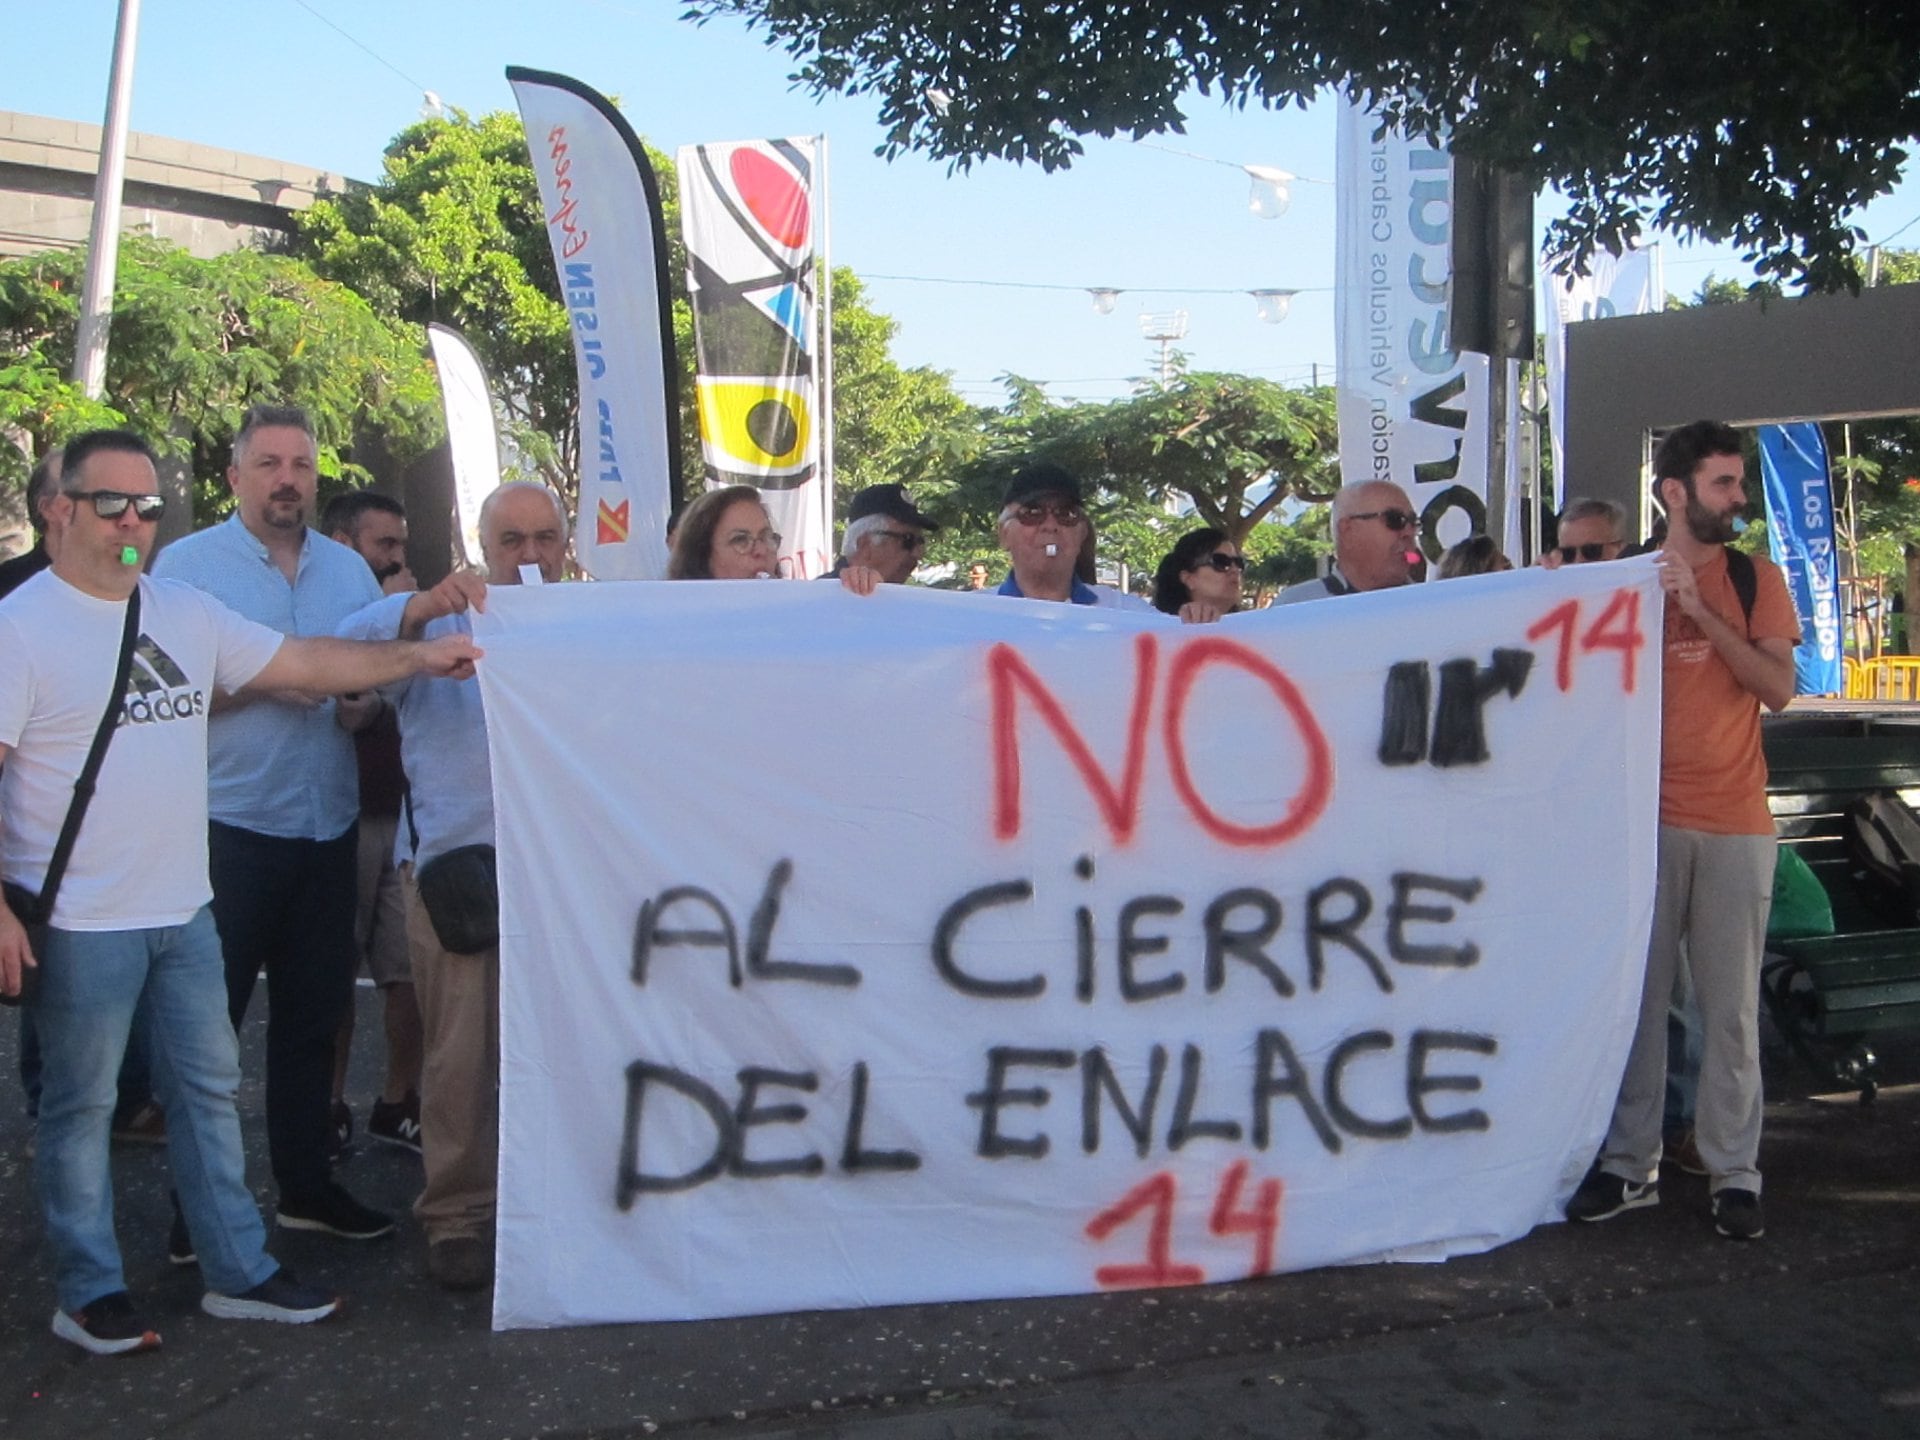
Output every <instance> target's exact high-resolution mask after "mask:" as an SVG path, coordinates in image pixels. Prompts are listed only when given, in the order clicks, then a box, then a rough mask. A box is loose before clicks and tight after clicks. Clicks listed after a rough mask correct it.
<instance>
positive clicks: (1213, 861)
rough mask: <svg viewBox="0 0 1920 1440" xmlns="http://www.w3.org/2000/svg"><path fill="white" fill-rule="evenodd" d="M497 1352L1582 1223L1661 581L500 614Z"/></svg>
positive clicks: (484, 674) (485, 633)
mask: <svg viewBox="0 0 1920 1440" xmlns="http://www.w3.org/2000/svg"><path fill="white" fill-rule="evenodd" d="M488 599H489V604H488V607H487V612H486V614H484V615H482V616H477V617H476V618H475V636H476V638H477V640H478V641H479V643H480V644H481V645H482V646H483V647H484V649H485V651H486V656H485V659H484V660H483V661H482V662H481V667H480V682H479V683H480V684H481V687H482V692H483V696H484V699H485V703H486V711H487V723H488V729H489V740H490V745H491V751H492V756H493V781H494V805H495V810H496V814H497V816H498V821H499V876H500V891H501V899H502V912H501V1014H502V1031H503V1039H502V1086H501V1158H500V1192H499V1225H498V1257H497V1258H498V1276H497V1279H496V1281H495V1285H494V1324H495V1325H496V1326H498V1327H501V1328H509V1327H519V1326H546V1325H563V1324H573V1323H590V1322H602V1321H623V1320H670V1319H690V1318H697V1317H709V1316H721V1315H736V1314H746V1313H756V1312H768V1311H782V1310H803V1309H813V1308H819V1307H840V1306H871V1305H889V1304H898V1303H902V1302H910V1301H943V1300H967V1299H979V1298H986V1297H1007V1296H1023V1295H1045V1294H1062V1293H1070V1292H1082V1291H1095V1290H1101V1289H1119V1288H1131V1287H1140V1286H1159V1285H1181V1284H1197V1283H1201V1282H1205V1281H1225V1280H1238V1279H1243V1278H1246V1277H1249V1276H1256V1275H1261V1274H1265V1273H1269V1272H1277V1271H1285V1270H1297V1269H1303V1268H1307V1267H1310V1266H1319V1265H1328V1264H1335V1263H1342V1262H1351V1261H1362V1260H1390V1259H1391V1260H1436V1259H1441V1258H1444V1257H1446V1256H1448V1255H1454V1254H1460V1253H1466V1252H1474V1251H1480V1250H1484V1249H1487V1248H1489V1247H1491V1246H1494V1245H1499V1244H1502V1243H1504V1242H1506V1241H1510V1240H1513V1239H1515V1238H1517V1237H1518V1236H1521V1235H1524V1234H1525V1233H1526V1232H1527V1231H1528V1230H1529V1229H1531V1228H1532V1227H1533V1226H1535V1225H1538V1224H1541V1223H1543V1222H1547V1221H1551V1220H1554V1219H1555V1218H1557V1216H1558V1213H1559V1212H1558V1207H1559V1205H1560V1204H1561V1202H1562V1201H1563V1200H1564V1198H1565V1197H1566V1196H1567V1195H1568V1194H1569V1193H1570V1192H1571V1190H1572V1188H1573V1186H1574V1185H1575V1184H1576V1183H1577V1182H1578V1180H1579V1178H1580V1176H1581V1174H1582V1172H1583V1170H1584V1167H1585V1166H1586V1165H1587V1163H1588V1161H1589V1159H1590V1158H1591V1157H1592V1155H1593V1153H1594V1151H1595V1149H1596V1148H1597V1147H1598V1145H1599V1142H1600V1139H1601V1137H1602V1134H1603V1132H1604V1130H1605V1126H1606V1122H1607V1118H1608V1116H1609V1114H1610V1113H1611V1109H1612V1104H1613V1099H1614V1094H1615V1091H1616V1089H1617V1087H1618V1084H1619V1079H1620V1074H1621V1070H1622V1068H1623V1065H1624V1063H1625V1056H1626V1051H1627V1046H1628V1043H1629V1040H1630V1038H1631V1034H1632V1030H1633V1025H1634V1017H1635V1014H1636V1011H1637V1007H1638V1004H1639V998H1640V977H1641V974H1642V971H1643V968H1644V960H1645V947H1646V939H1647V928H1648V924H1649V921H1650V917H1651V913H1652V886H1653V874H1654V838H1655V791H1656V779H1657V768H1658V752H1659V744H1658V739H1659V736H1658V720H1659V708H1660V701H1659V680H1660V675H1659V658H1658V656H1659V651H1658V647H1657V644H1656V643H1654V642H1657V640H1658V637H1659V634H1660V625H1659V618H1660V612H1659V608H1658V607H1659V600H1658V591H1657V588H1656V585H1655V581H1654V571H1653V568H1652V565H1651V562H1648V561H1643V560H1636V561H1625V562H1621V563H1619V564H1615V565H1575V566H1568V567H1566V568H1565V569H1562V570H1560V571H1558V572H1554V573H1548V572H1545V571H1540V570H1531V571H1519V572H1513V573H1510V574H1506V575H1498V576H1488V577H1483V578H1478V579H1470V580H1460V581H1450V582H1448V583H1447V584H1444V585H1437V586H1428V587H1422V589H1421V590H1419V591H1412V590H1399V591H1389V592H1383V593H1378V594H1371V595H1363V596H1353V597H1347V598H1342V599H1337V600H1327V601H1323V602H1321V603H1318V604H1312V605H1299V606H1287V607H1284V608H1276V609H1272V610H1267V611H1263V612H1258V613H1253V614H1246V615H1238V616H1233V617H1231V618H1229V619H1228V620H1226V621H1224V622H1223V623H1220V624H1218V625H1213V626H1196V627H1185V626H1181V625H1178V624H1176V623H1174V622H1173V621H1171V620H1170V619H1169V618H1167V617H1164V616H1160V615H1157V614H1153V613H1147V614H1134V613H1119V612H1115V611H1111V610H1097V609H1092V608H1076V607H1072V606H1067V605H1057V604H1048V603H1045V602H1041V601H1030V600H1012V599H1004V598H1000V597H993V598H980V597H971V596H964V595H959V594H951V593H947V592H936V591H924V590H911V589H907V588H904V587H896V586H884V587H882V589H881V591H880V593H879V594H878V595H875V596H872V597H867V598H861V597H858V596H855V595H852V594H851V593H849V592H847V591H845V590H843V589H842V587H840V586H828V585H817V584H804V583H798V582H793V583H781V582H769V583H765V584H751V583H729V582H704V583H700V582H689V583H684V584H662V585H557V586H556V585H549V586H543V587H539V588H529V589H523V590H522V589H505V590H495V591H493V592H491V593H490V595H489V597H488Z"/></svg>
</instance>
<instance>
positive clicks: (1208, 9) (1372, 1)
mask: <svg viewBox="0 0 1920 1440" xmlns="http://www.w3.org/2000/svg"><path fill="white" fill-rule="evenodd" d="M717 17H733V18H739V19H744V20H745V22H746V23H747V25H748V26H749V27H751V28H753V29H757V30H759V31H760V32H762V34H763V35H764V37H765V38H766V40H767V41H768V43H769V44H771V45H774V46H777V47H779V48H781V49H783V50H785V51H786V52H787V53H788V54H790V55H792V56H793V57H795V59H796V60H797V61H798V62H799V68H798V70H797V71H796V72H795V74H794V77H793V78H794V79H795V81H796V82H797V83H799V84H800V85H802V86H805V87H806V88H808V89H810V90H812V91H813V92H815V93H816V94H823V93H841V94H848V95H871V96H873V97H874V98H875V99H876V100H877V101H878V102H879V109H880V122H881V123H882V124H883V125H885V126H886V127H887V140H886V143H885V144H884V145H883V146H882V147H881V153H882V154H885V155H887V156H888V157H890V158H891V157H893V156H897V155H899V154H901V153H903V152H906V151H909V150H919V151H924V152H926V153H927V154H929V155H932V156H934V157H935V158H939V159H945V160H949V161H951V162H952V163H953V164H954V165H956V166H959V167H961V168H965V167H966V166H968V165H970V164H972V163H973V162H974V161H976V160H978V159H982V158H987V157H999V158H1004V159H1010V160H1015V161H1034V162H1037V163H1039V164H1041V165H1043V166H1045V167H1046V168H1048V169H1055V168H1058V167H1061V166H1064V165H1067V164H1070V163H1071V162H1072V161H1073V159H1074V158H1075V157H1076V156H1077V155H1079V154H1080V153H1081V148H1082V147H1081V142H1080V139H1079V137H1081V136H1084V135H1098V136H1103V137H1111V136H1115V135H1129V136H1134V137H1140V136H1146V135H1155V134H1164V133H1166V132H1169V131H1173V132H1177V131H1179V130H1180V129H1181V127H1182V124H1183V122H1184V120H1185V118H1186V117H1185V112H1184V111H1183V109H1182V106H1183V105H1184V104H1185V103H1186V97H1187V95H1188V94H1189V92H1191V91H1194V90H1198V91H1199V92H1200V93H1201V94H1202V95H1203V96H1208V97H1213V98H1217V99H1219V100H1221V101H1223V102H1224V103H1227V104H1230V105H1237V106H1244V105H1246V104H1248V103H1249V102H1252V103H1258V104H1264V105H1273V106H1284V105H1288V104H1298V105H1305V104H1306V103H1307V102H1308V101H1310V100H1312V99H1314V98H1315V97H1317V96H1319V95H1320V94H1322V93H1323V92H1325V91H1326V90H1328V89H1329V88H1330V87H1334V86H1338V85H1346V86H1348V87H1349V88H1350V89H1351V90H1352V91H1353V92H1354V93H1355V94H1357V95H1360V96H1362V97H1365V98H1366V99H1367V100H1368V101H1369V102H1371V103H1372V104H1374V105H1375V106H1376V107H1377V108H1378V109H1379V110H1380V112H1381V113H1382V114H1383V115H1385V116H1386V117H1387V118H1388V119H1389V120H1393V121H1397V122H1400V123H1403V124H1405V125H1407V126H1408V127H1409V128H1412V129H1415V130H1421V131H1428V132H1432V133H1441V132H1451V134H1452V144H1453V147H1454V148H1455V149H1456V150H1457V151H1458V152H1460V153H1462V154H1467V155H1472V156H1476V157H1478V158H1482V159H1485V160H1488V161H1491V162H1494V163H1496V164H1498V165H1501V166H1505V167H1508V168H1511V169H1514V170H1516V171H1519V172H1521V173H1522V174H1524V175H1526V176H1527V177H1528V178H1530V179H1531V180H1533V181H1534V182H1536V183H1537V184H1540V185H1549V184H1550V185H1553V186H1554V187H1556V188H1557V189H1559V190H1560V191H1561V193H1562V194H1564V195H1565V196H1566V197H1567V199H1568V201H1569V202H1570V208H1569V210H1568V213H1567V215H1566V217H1565V218H1564V219H1562V220H1560V221H1558V222H1556V223H1555V225H1554V226H1553V228H1552V230H1551V232H1550V235H1549V244H1550V247H1551V248H1552V249H1554V250H1555V251H1557V252H1562V253H1564V254H1566V255H1567V256H1568V257H1569V260H1570V261H1571V262H1572V263H1582V262H1584V261H1585V260H1586V259H1587V258H1589V257H1591V256H1592V255H1593V254H1594V253H1595V252H1596V251H1597V250H1599V249H1608V250H1614V251H1618V250H1619V249H1620V248H1621V247H1622V246H1623V245H1625V244H1626V243H1627V242H1629V241H1631V240H1633V239H1634V238H1635V237H1636V236H1638V235H1639V234H1640V233H1641V232H1642V231H1643V230H1644V229H1646V228H1647V227H1648V226H1650V225H1657V226H1658V227H1659V228H1661V229H1663V230H1667V231H1670V232H1673V233H1675V234H1679V235H1687V236H1692V235H1697V236H1701V237H1705V238H1708V239H1712V240H1715V241H1721V242H1728V243H1732V244H1735V245H1738V246H1740V247H1741V248H1742V249H1743V250H1744V251H1745V252H1746V254H1747V257H1748V258H1749V259H1750V260H1751V262H1752V263H1753V264H1754V265H1755V267H1756V268H1757V269H1758V270H1759V271H1760V272H1761V273H1762V274H1763V275H1769V276H1772V277H1774V278H1776V279H1778V280H1780V281H1782V282H1785V283H1790V284H1798V285H1801V286H1803V287H1805V288H1808V289H1814V290H1833V289H1839V288H1842V287H1847V286H1852V285H1856V284H1857V283H1858V279H1857V271H1856V268H1855V263H1854V259H1853V251H1854V249H1855V246H1856V245H1857V243H1858V242H1859V241H1860V240H1861V239H1863V238H1864V237H1862V236H1861V234H1860V232H1859V231H1858V230H1857V229H1855V228H1853V227H1851V226H1850V225H1848V224H1847V223H1846V216H1847V215H1848V214H1849V213H1850V212H1851V211H1853V210H1856V209H1858V208H1859V207H1860V206H1863V205H1865V204H1866V203H1867V202H1868V201H1870V200H1872V199H1874V198H1875V197H1876V196H1879V195H1884V194H1886V193H1887V191H1888V190H1890V189H1891V188H1892V186H1893V185H1894V183H1895V182H1896V181H1897V180H1898V178H1899V176H1900V174H1901V171H1902V170H1903V169H1904V168H1905V166H1906V163H1907V160H1908V149H1907V147H1908V146H1909V145H1910V144H1911V143H1912V141H1913V139H1914V137H1915V136H1916V135H1917V134H1920V24H1916V23H1915V18H1914V9H1913V3H1912V0H1851V3H1848V4H1808V3H1806V0H1740V3H1734V0H1696V3H1690V4H1673V3H1670V0H1665V3H1654V0H1577V3H1576V0H1485V3H1481V4H1474V5H1438V4H1427V5H1420V4H1392V3H1387V0H1294V3H1291V4H1288V3H1273V4H1258V5H1249V4H1242V3H1237V0H1191V3H1190V0H921V3H918V4H914V5H899V4H896V3H894V0H689V4H688V9H687V11H686V12H685V18H687V19H690V20H694V21H697V22H705V21H707V20H710V19H714V18H717Z"/></svg>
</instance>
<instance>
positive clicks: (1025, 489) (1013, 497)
mask: <svg viewBox="0 0 1920 1440" xmlns="http://www.w3.org/2000/svg"><path fill="white" fill-rule="evenodd" d="M1091 528H1092V527H1091V525H1090V523H1089V521H1088V520H1087V511H1086V507H1085V505H1084V504H1083V502H1082V501H1081V498H1080V482H1079V481H1078V480H1076V479H1074V477H1073V476H1072V475H1071V474H1070V473H1068V472H1067V471H1066V470H1063V469H1062V468H1061V467H1060V466H1058V465H1055V464H1052V463H1051V462H1049V461H1045V460H1042V461H1039V462H1037V463H1035V464H1032V465H1029V466H1027V467H1026V468H1025V469H1024V470H1021V471H1019V472H1018V473H1017V474H1015V475H1014V477H1013V479H1011V480H1009V481H1008V482H1007V490H1006V494H1005V496H1004V497H1003V498H1002V500H1001V503H1000V548H1001V549H1003V550H1005V551H1006V552H1007V558H1008V559H1009V560H1011V561H1012V566H1011V569H1010V570H1009V571H1008V574H1007V578H1006V579H1005V580H1004V581H1002V582H1001V584H1000V588H999V589H998V590H996V591H995V592H994V593H995V594H997V595H1013V596H1016V597H1024V598H1026V599H1029V600H1064V601H1068V602H1070V603H1071V604H1074V605H1099V606H1103V607H1105V608H1108V609H1114V610H1152V609H1153V606H1152V605H1150V604H1148V603H1147V602H1146V601H1145V600H1142V599H1141V598H1140V597H1139V596H1137V595H1128V594H1126V593H1124V592H1122V591H1119V590H1116V589H1114V588H1113V587H1111V586H1109V585H1089V584H1087V583H1086V582H1085V581H1083V580H1080V579H1078V578H1077V577H1076V576H1075V575H1074V566H1075V564H1076V562H1077V561H1078V560H1079V558H1080V550H1081V547H1082V546H1083V545H1085V544H1086V541H1087V537H1088V535H1089V534H1090V533H1091Z"/></svg>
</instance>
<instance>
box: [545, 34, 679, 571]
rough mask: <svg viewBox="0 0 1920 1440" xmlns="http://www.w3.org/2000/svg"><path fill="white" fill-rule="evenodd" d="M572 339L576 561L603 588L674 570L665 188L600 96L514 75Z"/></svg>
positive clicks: (673, 368) (557, 81) (675, 458)
mask: <svg viewBox="0 0 1920 1440" xmlns="http://www.w3.org/2000/svg"><path fill="white" fill-rule="evenodd" d="M507 79H508V81H509V82H510V83H511V84H512V86H513V94H514V99H515V101H516V102H517V103H518V104H519V106H520V119H521V123H522V124H523V125H524V126H525V127H526V132H527V153H528V155H529V157H530V158H531V160H532V162H533V169H534V173H535V174H536V175H537V176H538V177H539V180H540V203H541V206H542V207H543V209H544V211H545V215H546V221H547V240H548V241H549V243H550V244H551V246H552V248H553V263H554V268H555V270H556V271H558V273H559V277H560V299H561V303H562V304H564V305H565V306H566V307H567V315H568V318H569V320H570V322H571V324H572V329H573V354H574V361H575V364H576V366H577V367H578V370H579V375H580V413H579V420H580V503H579V507H578V509H577V511H576V512H575V521H574V536H573V550H574V556H575V558H576V559H578V560H579V562H580V568H581V569H583V570H585V571H586V572H587V573H588V574H589V575H591V576H593V577H594V578H595V579H597V580H654V579H658V578H660V577H661V576H663V575H665V574H666V571H667V540H666V536H667V515H668V513H669V512H670V511H671V509H672V507H673V504H674V502H675V501H676V500H677V499H678V497H679V494H680V438H679V432H680V401H679V395H678V385H677V379H678V375H679V369H678V367H677V365H676V364H675V363H674V358H673V303H672V299H671V296H670V293H669V290H668V287H667V273H666V257H667V243H666V236H665V233H664V231H663V230H662V226H661V218H660V189H659V185H658V183H657V182H656V180H655V179H654V174H653V167H652V165H651V164H650V163H649V162H648V160H647V154H646V149H645V147H643V146H642V145H641V143H640V137H639V136H637V135H635V134H634V133H633V127H632V126H631V125H629V124H627V122H626V119H625V117H624V116H622V115H621V114H620V112H619V111H618V110H616V109H615V108H614V107H613V104H612V102H611V101H609V100H608V99H607V98H606V97H605V96H604V95H601V94H600V93H599V92H597V91H595V90H592V89H590V88H588V87H587V86H585V85H582V84H581V83H580V82H579V81H578V80H574V79H572V78H570V77H568V76H565V75H553V74H549V73H547V72H545V71H539V70H523V69H521V68H519V67H518V66H509V67H508V69H507Z"/></svg>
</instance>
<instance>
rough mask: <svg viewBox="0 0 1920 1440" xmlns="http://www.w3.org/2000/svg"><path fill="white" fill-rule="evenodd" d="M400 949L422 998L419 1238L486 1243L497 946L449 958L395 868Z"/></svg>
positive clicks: (493, 1162) (407, 871)
mask: <svg viewBox="0 0 1920 1440" xmlns="http://www.w3.org/2000/svg"><path fill="white" fill-rule="evenodd" d="M402 873H403V875H404V876H405V883H406V889H407V948H408V950H409V951H410V952H411V954H412V957H413V987H414V992H415V994H416V995H417V996H418V997H419V1000H420V1028H421V1036H422V1047H423V1060H422V1065H421V1070H420V1145H421V1149H422V1150H423V1152H424V1154H425V1159H426V1167H427V1185H426V1188H425V1189H424V1190H422V1191H421V1192H420V1198H419V1199H418V1200H416V1201H414V1204H413V1213H414V1216H415V1217H416V1218H417V1219H418V1220H419V1221H420V1224H421V1226H422V1228H423V1229H425V1230H426V1232H427V1241H428V1243H429V1244H431V1243H432V1242H433V1241H435V1240H445V1239H449V1238H451V1237H452V1236H455V1235H466V1236H472V1237H474V1238H476V1239H482V1240H487V1241H489V1242H490V1241H491V1240H492V1238H493V1212H494V1198H495V1196H494V1185H495V1178H496V1176H497V1174H498V1171H499V1164H500V950H499V947H498V946H496V947H494V948H493V949H491V950H485V951H482V952H481V953H480V954H478V955H450V954H448V953H447V952H446V951H445V950H443V949H441V948H440V941H439V940H438V939H437V938H436V937H435V935H434V933H433V925H432V923H431V922H430V921H429V920H428V919H427V907H426V906H424V905H422V904H421V903H420V895H419V892H418V890H417V889H416V888H415V886H414V883H413V866H411V865H406V866H403V867H402Z"/></svg>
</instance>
